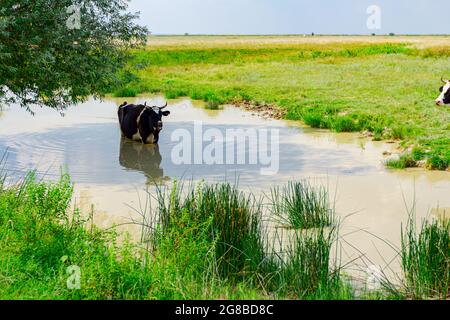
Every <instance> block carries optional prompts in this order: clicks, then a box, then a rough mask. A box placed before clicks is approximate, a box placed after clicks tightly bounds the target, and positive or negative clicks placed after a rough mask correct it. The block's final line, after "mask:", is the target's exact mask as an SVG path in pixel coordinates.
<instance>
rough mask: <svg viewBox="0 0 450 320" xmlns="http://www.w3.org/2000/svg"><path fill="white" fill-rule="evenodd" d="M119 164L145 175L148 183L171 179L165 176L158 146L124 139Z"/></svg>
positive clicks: (121, 142) (121, 143)
mask: <svg viewBox="0 0 450 320" xmlns="http://www.w3.org/2000/svg"><path fill="white" fill-rule="evenodd" d="M119 162H120V165H121V166H122V167H124V168H125V169H128V170H133V171H139V172H142V173H144V175H145V176H146V177H147V183H150V184H151V183H155V182H158V181H161V180H168V179H169V178H168V177H165V176H164V169H162V168H161V162H162V157H161V153H160V152H159V146H158V145H157V144H154V145H148V144H142V143H136V142H134V141H130V140H128V139H126V138H122V139H121V141H120V157H119Z"/></svg>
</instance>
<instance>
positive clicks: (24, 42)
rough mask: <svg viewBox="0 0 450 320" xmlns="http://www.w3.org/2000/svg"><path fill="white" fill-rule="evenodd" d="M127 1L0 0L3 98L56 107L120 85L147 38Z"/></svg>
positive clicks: (0, 84) (0, 90)
mask: <svg viewBox="0 0 450 320" xmlns="http://www.w3.org/2000/svg"><path fill="white" fill-rule="evenodd" d="M127 2H128V1H126V0H78V1H77V0H1V4H0V103H5V102H9V103H11V102H15V103H19V104H21V105H22V106H24V107H26V108H29V106H30V105H39V106H48V107H52V108H55V109H58V110H62V109H64V108H66V107H67V106H68V105H70V104H74V103H77V102H80V101H83V100H84V99H85V98H86V97H87V96H89V95H94V96H101V95H102V94H104V93H105V92H106V91H107V90H108V89H109V88H111V86H114V85H116V84H117V81H118V80H117V78H116V76H115V75H116V74H117V70H118V69H119V68H121V67H122V65H123V64H124V62H125V59H126V57H127V51H128V49H130V48H132V47H135V46H138V45H142V44H144V43H145V41H146V35H147V30H146V29H145V28H144V27H141V26H139V25H137V24H136V22H135V21H136V19H137V18H138V14H134V13H129V12H128V11H127V9H128V3H127Z"/></svg>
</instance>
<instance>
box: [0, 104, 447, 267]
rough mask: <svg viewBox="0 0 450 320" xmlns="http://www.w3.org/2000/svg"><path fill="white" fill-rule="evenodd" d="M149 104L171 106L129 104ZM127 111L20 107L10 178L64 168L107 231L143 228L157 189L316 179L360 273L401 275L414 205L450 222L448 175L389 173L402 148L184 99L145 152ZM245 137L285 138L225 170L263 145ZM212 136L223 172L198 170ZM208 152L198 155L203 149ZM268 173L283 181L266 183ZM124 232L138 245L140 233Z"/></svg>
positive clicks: (8, 127) (5, 143)
mask: <svg viewBox="0 0 450 320" xmlns="http://www.w3.org/2000/svg"><path fill="white" fill-rule="evenodd" d="M144 101H147V102H148V104H149V105H162V104H163V103H164V100H163V99H162V98H161V97H154V96H149V97H144V96H142V97H138V98H129V99H128V102H130V103H131V102H141V103H143V102H144ZM122 102H123V99H112V98H109V99H107V100H106V101H103V102H101V101H96V100H89V101H88V102H86V103H83V104H80V105H78V106H75V107H72V108H70V109H69V110H67V112H66V114H65V115H64V117H62V116H61V115H60V114H59V113H57V112H55V111H52V110H47V109H37V110H35V111H36V115H35V116H31V115H30V114H29V113H28V112H27V111H25V110H22V109H21V108H19V107H17V106H11V107H9V108H7V109H6V110H4V111H3V114H1V116H0V154H5V153H6V154H7V160H6V162H5V163H4V164H3V166H4V170H5V171H6V173H7V174H8V176H9V177H10V178H15V177H21V176H23V175H25V174H26V173H27V172H28V171H29V170H37V173H38V176H42V177H45V178H50V179H56V178H57V177H58V176H59V175H60V172H61V168H66V169H65V170H67V171H68V172H69V173H70V175H71V177H72V180H73V182H74V183H75V198H74V205H76V206H77V207H80V208H81V209H82V210H83V211H84V212H86V211H91V210H93V217H94V223H95V224H96V225H98V226H100V227H105V228H107V227H110V226H112V225H114V224H122V223H127V222H130V219H138V218H139V214H138V212H142V211H143V210H145V209H144V208H145V207H146V201H147V200H146V199H147V197H146V190H147V189H148V190H149V192H150V193H151V192H152V191H151V190H152V187H153V186H154V184H155V183H163V184H167V185H170V183H171V181H173V180H174V179H178V180H182V179H185V180H193V181H198V180H205V181H208V182H221V181H229V182H236V181H238V182H239V186H240V188H242V189H243V190H250V191H252V192H254V193H256V194H263V193H268V192H270V188H271V187H273V186H276V185H282V184H284V183H286V182H287V181H289V180H300V179H305V178H307V179H311V181H313V183H315V184H322V185H326V186H327V187H328V189H329V191H330V194H331V196H332V197H333V201H335V206H336V210H337V213H338V215H339V216H340V217H341V218H342V219H341V220H342V226H341V230H340V234H341V238H342V243H343V244H344V245H343V246H342V255H343V258H344V260H345V261H353V259H355V258H357V257H360V256H361V255H364V257H362V258H361V259H359V260H360V264H361V265H372V264H376V265H381V266H384V267H388V268H391V267H392V268H393V269H396V268H398V265H396V263H395V262H393V260H395V258H396V252H395V251H394V250H393V249H392V248H391V246H390V245H391V244H392V245H394V246H399V244H400V228H401V225H402V223H405V222H406V221H407V218H408V208H411V207H412V206H413V204H415V209H416V214H417V219H422V218H426V217H429V216H430V215H433V214H436V213H438V212H445V213H446V214H448V208H449V207H450V196H449V195H450V173H449V172H437V171H425V170H422V169H414V170H404V171H392V170H388V169H386V168H385V167H384V165H383V161H384V160H385V159H386V158H385V156H383V153H392V152H395V151H396V147H397V145H396V144H395V143H394V144H388V143H384V142H374V141H371V140H370V139H367V138H364V137H362V136H361V135H360V134H355V133H340V134H337V133H332V132H329V131H324V130H318V129H311V128H307V127H305V126H303V125H302V124H300V123H297V122H292V121H284V120H272V119H265V118H263V117H261V116H259V115H257V114H252V113H251V112H249V111H244V110H243V109H240V108H237V107H233V106H225V107H224V108H223V109H221V110H207V109H205V107H204V105H203V103H201V102H195V101H191V100H189V99H179V100H171V101H169V106H168V108H167V109H168V110H170V111H171V115H170V116H169V117H167V118H165V119H164V129H163V131H162V133H161V137H160V142H159V145H158V146H152V145H142V144H140V143H138V142H132V141H128V140H126V139H124V138H122V137H121V134H120V130H119V126H118V121H117V108H118V105H120V104H121V103H122ZM239 129H243V130H250V129H254V132H264V130H265V131H267V132H269V133H270V134H271V135H272V138H273V137H275V136H276V137H278V140H277V141H279V143H277V144H276V147H277V148H276V149H271V148H272V147H273V146H274V145H275V143H274V141H275V140H272V143H271V144H270V146H268V147H267V149H268V150H264V151H265V152H266V156H269V158H267V157H266V158H267V159H266V160H270V161H268V162H266V163H265V164H262V163H259V162H258V161H256V162H255V163H253V164H248V162H249V161H244V163H242V164H239V163H238V161H235V162H234V163H229V162H228V161H226V155H227V154H230V152H231V150H234V152H235V154H236V155H237V154H239V153H240V152H241V154H243V155H245V156H246V157H247V158H250V157H251V154H252V152H253V151H258V150H257V149H258V148H261V145H260V144H259V145H258V144H257V143H256V145H255V144H250V145H248V144H245V143H237V144H236V143H234V144H233V143H230V141H228V140H229V139H228V136H227V135H226V133H227V132H228V131H229V130H239ZM211 130H213V131H212V132H215V133H216V134H217V135H219V136H220V135H222V138H221V139H222V141H221V142H222V147H223V149H222V151H223V154H222V156H223V157H222V159H223V160H222V161H221V160H220V158H221V157H220V156H219V157H218V158H216V160H217V161H216V164H209V163H208V159H201V158H202V156H201V155H200V161H196V157H197V155H196V153H195V148H196V146H195V137H196V135H198V134H200V135H204V134H205V133H207V132H211ZM238 132H239V131H238ZM241 132H242V131H241ZM189 133H190V134H191V137H194V139H192V141H191V142H192V147H193V148H192V150H190V151H189V153H190V154H188V156H189V157H190V158H191V159H192V164H187V163H184V164H183V163H181V164H180V161H178V160H177V159H176V156H174V150H176V149H177V147H178V146H179V143H180V137H181V136H182V134H189ZM275 133H276V135H275ZM177 137H178V140H177V139H174V138H177ZM267 137H268V141H269V140H270V139H269V135H268V136H267ZM257 138H258V137H257ZM259 138H260V137H259ZM217 140H218V141H219V140H220V139H217ZM206 145H207V143H205V145H202V146H200V148H201V150H203V149H204V148H205V146H206ZM259 151H261V150H259ZM274 153H276V155H277V159H275V157H274ZM175 155H176V153H175ZM183 155H184V156H185V155H186V154H184V152H183ZM260 156H261V154H260ZM247 158H246V159H247ZM197 160H198V159H197ZM222 163H224V164H222ZM226 163H228V164H226ZM236 163H237V164H236ZM246 163H247V164H246ZM269 167H270V168H271V169H274V170H275V172H274V173H276V174H268V173H267V172H266V173H265V174H264V169H268V168H269ZM120 228H121V230H127V231H129V232H130V233H131V234H133V235H134V236H135V237H138V234H139V227H137V226H134V225H124V226H121V227H120ZM387 242H389V243H390V244H388V243H387ZM355 248H357V249H355Z"/></svg>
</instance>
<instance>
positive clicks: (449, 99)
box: [436, 78, 450, 106]
mask: <svg viewBox="0 0 450 320" xmlns="http://www.w3.org/2000/svg"><path fill="white" fill-rule="evenodd" d="M441 81H442V82H443V83H444V85H443V86H442V87H440V88H439V91H440V92H441V94H440V96H439V97H438V98H437V99H436V105H438V106H443V105H444V104H450V80H444V78H441Z"/></svg>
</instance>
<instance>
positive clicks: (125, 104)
mask: <svg viewBox="0 0 450 320" xmlns="http://www.w3.org/2000/svg"><path fill="white" fill-rule="evenodd" d="M127 105H128V102H126V101H125V102H124V103H122V104H121V105H120V106H119V109H120V108H123V107H125V106H127Z"/></svg>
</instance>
